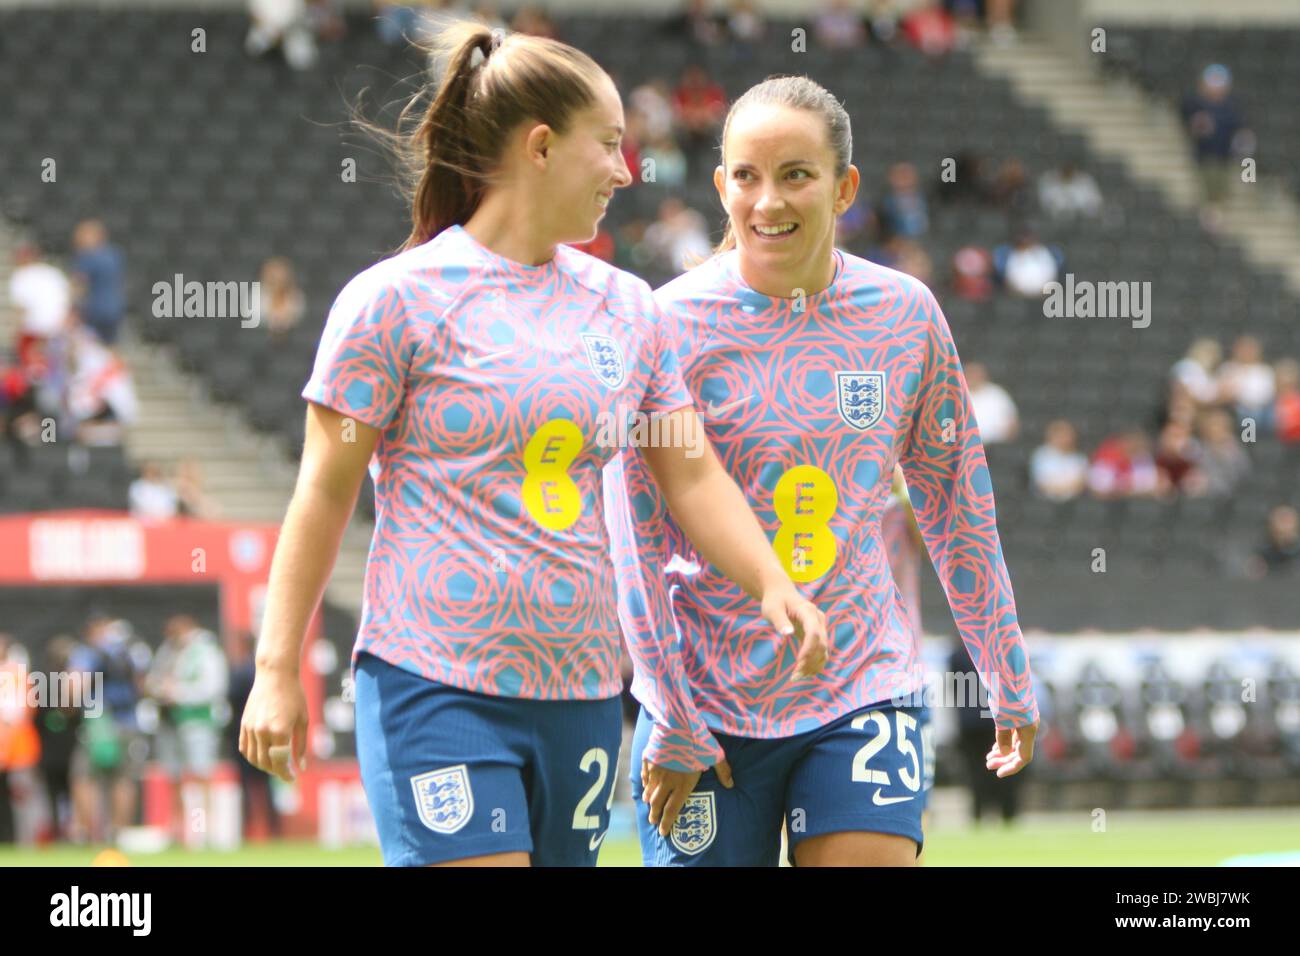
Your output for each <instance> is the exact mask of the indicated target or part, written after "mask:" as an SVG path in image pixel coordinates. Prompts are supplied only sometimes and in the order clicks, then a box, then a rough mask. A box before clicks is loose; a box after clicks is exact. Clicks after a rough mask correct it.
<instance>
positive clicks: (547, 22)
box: [510, 3, 557, 40]
mask: <svg viewBox="0 0 1300 956" xmlns="http://www.w3.org/2000/svg"><path fill="white" fill-rule="evenodd" d="M510 29H511V30H514V31H515V32H516V33H527V34H529V35H531V36H535V37H547V38H548V39H552V40H554V39H555V38H556V36H557V31H556V29H555V22H554V21H553V20H552V19H551V18H550V17H549V16H547V14H546V11H545V10H543V9H542V8H541V7H539V6H537V5H535V4H531V3H530V4H525V5H524V6H522V7H520V8H519V12H518V13H516V14H515V16H514V19H513V20H511V21H510Z"/></svg>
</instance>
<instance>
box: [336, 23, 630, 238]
mask: <svg viewBox="0 0 1300 956" xmlns="http://www.w3.org/2000/svg"><path fill="white" fill-rule="evenodd" d="M421 50H422V51H423V52H424V53H425V54H426V55H428V56H429V58H430V62H432V63H442V64H445V67H444V68H443V70H442V75H441V78H440V79H439V81H438V83H437V85H436V87H433V88H428V87H426V88H424V89H422V90H421V91H420V92H418V93H417V94H416V95H415V96H413V97H412V98H411V99H410V101H408V103H407V104H406V106H405V108H403V110H402V112H401V114H400V115H399V116H398V119H397V130H396V132H394V131H390V130H387V129H383V128H382V127H379V126H376V125H374V124H372V123H368V122H366V121H365V120H364V119H363V118H361V117H360V115H359V113H358V112H357V111H355V110H354V111H353V119H354V122H355V123H356V124H357V125H358V126H360V127H362V128H363V129H365V130H366V131H368V132H369V133H371V134H372V135H373V136H375V137H376V138H377V139H379V140H380V141H381V142H382V143H383V144H384V145H386V146H387V147H388V148H389V152H390V154H391V155H392V156H393V157H394V158H395V159H396V161H397V166H398V170H399V185H400V187H401V189H402V191H403V193H404V194H405V196H406V198H407V200H408V201H409V202H410V204H411V234H410V236H409V237H408V238H407V240H406V242H405V243H404V244H403V245H402V246H401V249H399V250H398V251H405V250H407V249H412V248H414V247H416V246H419V245H422V244H424V243H426V242H428V241H429V240H430V239H432V238H433V237H434V236H436V235H438V234H439V233H440V232H442V231H443V230H444V229H447V228H448V227H450V226H454V225H463V224H464V223H466V222H467V221H468V220H469V218H470V217H471V216H472V215H473V214H474V211H475V210H476V209H477V208H478V206H479V203H480V202H481V201H482V199H483V194H484V192H485V191H486V189H487V187H488V186H489V185H490V184H491V182H492V179H493V176H494V174H495V172H496V167H497V164H498V163H499V161H500V159H501V154H502V152H503V151H504V149H505V144H506V139H507V138H508V137H509V135H510V133H511V132H513V131H514V130H515V129H516V128H517V127H518V126H519V125H520V124H521V123H523V122H524V121H526V120H535V121H536V122H538V123H545V124H546V125H547V126H550V127H551V128H552V129H553V130H555V131H556V132H557V133H561V134H562V133H564V132H565V131H566V130H567V129H568V125H569V121H570V120H571V118H572V116H573V114H574V113H575V112H576V111H578V110H581V109H584V108H586V107H588V106H591V105H592V104H593V103H594V102H595V100H596V86H597V83H598V82H599V77H601V76H604V75H605V74H604V71H603V70H602V69H601V68H600V66H599V65H598V64H597V63H596V61H595V60H593V59H591V57H589V56H587V55H586V54H585V53H583V52H582V51H580V50H577V49H574V48H573V47H571V46H569V45H568V44H565V43H561V42H559V41H558V40H551V39H548V38H546V37H537V36H529V35H527V34H523V33H512V34H510V35H505V33H504V32H503V31H501V30H493V29H491V28H490V27H488V26H486V25H485V24H483V23H480V22H478V21H474V20H462V21H457V22H454V23H452V24H450V25H449V26H448V27H447V28H446V29H444V30H443V31H442V32H441V33H440V34H439V36H438V37H437V39H436V40H434V41H433V42H432V43H431V44H428V45H422V46H421ZM428 94H432V101H431V102H430V103H429V105H428V107H427V108H426V109H425V110H424V113H423V116H422V118H421V119H420V120H419V123H418V125H417V126H415V128H414V129H413V130H410V129H409V125H410V124H409V117H410V116H411V114H412V111H413V110H416V109H417V107H419V105H420V103H421V100H422V99H423V97H424V96H426V95H428ZM408 130H409V131H408Z"/></svg>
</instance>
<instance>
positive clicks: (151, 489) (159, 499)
mask: <svg viewBox="0 0 1300 956" xmlns="http://www.w3.org/2000/svg"><path fill="white" fill-rule="evenodd" d="M127 500H128V501H129V502H130V506H131V516H132V517H133V518H138V519H139V520H141V521H170V520H171V519H172V518H175V517H176V514H177V512H178V511H179V510H180V497H179V496H178V495H177V493H176V487H175V486H174V485H173V484H172V483H171V482H170V481H169V480H168V479H167V476H166V474H165V473H164V472H163V469H162V466H161V465H159V464H158V463H157V462H154V461H151V462H146V463H145V466H144V467H143V468H142V469H141V470H140V477H139V478H137V479H136V480H135V481H133V482H131V487H130V490H129V491H128V492H127Z"/></svg>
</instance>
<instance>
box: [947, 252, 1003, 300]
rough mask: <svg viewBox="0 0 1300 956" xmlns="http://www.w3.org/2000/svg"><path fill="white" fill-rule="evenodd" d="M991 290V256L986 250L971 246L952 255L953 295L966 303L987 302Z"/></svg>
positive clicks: (991, 294)
mask: <svg viewBox="0 0 1300 956" xmlns="http://www.w3.org/2000/svg"><path fill="white" fill-rule="evenodd" d="M993 289H994V286H993V256H992V255H991V254H990V253H989V251H988V250H987V249H985V248H983V247H982V246H977V245H974V244H971V245H966V246H962V247H961V248H960V249H958V250H957V251H956V252H954V253H953V254H952V292H953V295H956V296H958V297H959V298H962V299H965V300H967V301H968V302H987V301H988V300H989V299H990V298H992V296H993Z"/></svg>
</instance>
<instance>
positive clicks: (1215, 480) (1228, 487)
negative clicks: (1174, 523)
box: [1200, 409, 1250, 496]
mask: <svg viewBox="0 0 1300 956" xmlns="http://www.w3.org/2000/svg"><path fill="white" fill-rule="evenodd" d="M1200 439H1201V473H1202V474H1203V475H1204V476H1205V493H1206V494H1207V495H1218V496H1222V495H1229V494H1231V493H1232V492H1233V491H1235V490H1236V487H1237V485H1238V484H1240V483H1241V480H1242V479H1243V478H1245V477H1246V475H1247V474H1248V473H1249V472H1250V459H1249V458H1248V457H1247V456H1246V451H1245V449H1244V448H1242V447H1241V440H1240V438H1239V437H1238V435H1237V432H1236V431H1235V430H1234V429H1233V427H1232V418H1231V417H1230V416H1229V415H1228V413H1227V412H1225V411H1223V410H1222V409H1214V410H1211V411H1208V412H1206V413H1205V414H1204V415H1202V416H1201V422H1200Z"/></svg>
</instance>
